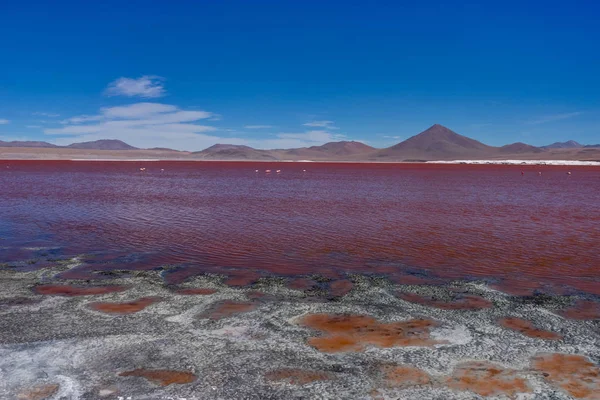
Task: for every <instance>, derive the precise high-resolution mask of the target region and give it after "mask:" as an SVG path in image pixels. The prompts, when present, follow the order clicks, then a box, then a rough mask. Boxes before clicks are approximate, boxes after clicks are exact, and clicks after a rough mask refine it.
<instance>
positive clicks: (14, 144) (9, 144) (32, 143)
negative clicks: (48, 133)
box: [0, 140, 58, 148]
mask: <svg viewBox="0 0 600 400" xmlns="http://www.w3.org/2000/svg"><path fill="white" fill-rule="evenodd" d="M0 147H35V148H51V147H58V146H57V145H55V144H52V143H48V142H39V141H17V140H15V141H12V142H3V141H2V140H0Z"/></svg>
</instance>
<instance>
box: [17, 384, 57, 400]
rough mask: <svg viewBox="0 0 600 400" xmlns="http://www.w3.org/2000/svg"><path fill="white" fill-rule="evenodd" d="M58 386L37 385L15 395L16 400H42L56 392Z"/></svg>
mask: <svg viewBox="0 0 600 400" xmlns="http://www.w3.org/2000/svg"><path fill="white" fill-rule="evenodd" d="M58 388H59V385H57V384H50V385H38V386H34V387H32V388H29V389H25V390H23V391H21V392H20V393H19V394H17V400H44V399H47V398H49V397H51V396H54V395H55V394H56V392H58Z"/></svg>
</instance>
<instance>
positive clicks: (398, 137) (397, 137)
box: [383, 135, 402, 139]
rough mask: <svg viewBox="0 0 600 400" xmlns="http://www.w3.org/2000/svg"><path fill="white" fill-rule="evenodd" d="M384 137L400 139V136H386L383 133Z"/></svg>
mask: <svg viewBox="0 0 600 400" xmlns="http://www.w3.org/2000/svg"><path fill="white" fill-rule="evenodd" d="M383 137H384V138H386V139H402V136H387V135H383Z"/></svg>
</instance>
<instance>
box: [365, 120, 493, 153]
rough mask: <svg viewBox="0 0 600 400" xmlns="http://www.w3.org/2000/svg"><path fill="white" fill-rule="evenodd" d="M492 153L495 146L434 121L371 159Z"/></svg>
mask: <svg viewBox="0 0 600 400" xmlns="http://www.w3.org/2000/svg"><path fill="white" fill-rule="evenodd" d="M493 152H494V147H491V146H488V145H485V144H483V143H481V142H478V141H477V140H474V139H471V138H468V137H466V136H462V135H459V134H458V133H456V132H454V131H451V130H450V129H448V128H446V127H445V126H442V125H439V124H435V125H433V126H431V127H430V128H428V129H426V130H425V131H423V132H421V133H419V134H418V135H416V136H413V137H411V138H409V139H407V140H405V141H404V142H401V143H398V144H397V145H395V146H392V147H388V148H387V149H383V150H379V151H377V152H375V153H374V154H373V157H372V158H373V159H379V160H390V161H392V160H398V161H401V160H447V159H461V158H462V159H467V158H473V157H482V156H486V155H488V154H491V153H493Z"/></svg>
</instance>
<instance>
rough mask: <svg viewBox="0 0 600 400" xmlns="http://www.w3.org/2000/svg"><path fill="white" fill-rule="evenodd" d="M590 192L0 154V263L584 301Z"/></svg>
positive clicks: (381, 168)
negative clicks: (375, 280) (469, 288)
mask: <svg viewBox="0 0 600 400" xmlns="http://www.w3.org/2000/svg"><path fill="white" fill-rule="evenodd" d="M142 167H145V168H146V170H145V171H143V172H142V171H140V168H142ZM257 169H258V172H255V170H257ZM267 169H270V170H271V171H272V172H271V173H266V172H265V170H267ZM276 170H281V172H280V173H277V172H275V171H276ZM304 170H306V171H304ZM568 171H571V172H572V175H567V172H568ZM522 172H523V173H524V175H522ZM538 172H542V175H541V176H540V175H539V174H538ZM599 194H600V168H595V167H553V166H540V167H535V166H525V167H521V166H491V165H483V166H476V165H425V164H323V163H252V162H240V163H234V162H66V161H4V162H3V163H2V164H1V168H0V237H1V238H2V240H0V253H1V255H0V262H14V261H19V260H24V259H28V258H32V257H39V256H40V254H41V255H45V256H46V255H48V254H50V255H53V256H56V255H77V254H87V255H88V256H85V257H84V259H85V264H84V265H82V266H81V267H78V268H75V269H74V270H72V271H70V272H67V273H66V274H64V275H63V277H64V278H78V279H92V278H98V277H102V276H105V275H103V274H99V271H106V270H112V269H118V270H123V269H125V270H128V269H155V268H159V267H161V266H164V265H171V266H174V267H171V268H169V269H168V270H164V277H165V279H166V280H167V281H168V282H172V283H177V282H180V281H182V280H184V279H186V278H188V277H192V276H194V275H198V274H202V273H206V272H218V273H222V274H225V275H228V276H229V277H230V280H229V281H230V282H231V283H233V284H236V283H237V284H245V283H249V282H251V281H253V280H255V279H257V278H258V277H260V276H267V275H273V274H275V275H284V276H296V275H309V274H320V275H324V276H328V277H331V278H340V277H343V276H344V275H345V274H347V273H363V274H364V273H367V274H382V275H387V276H388V277H390V278H391V279H393V280H395V281H396V282H399V283H403V282H405V283H420V282H423V283H425V282H443V281H446V280H448V279H456V278H460V279H477V280H486V281H488V282H489V283H490V284H491V285H493V286H495V287H498V288H501V289H502V290H506V291H508V292H511V293H515V294H526V293H531V292H533V291H535V290H541V291H545V292H554V293H570V292H571V293H572V292H576V291H583V292H588V293H593V294H600V277H599V275H600V250H599V249H600V200H599ZM38 265H40V264H38ZM42 265H43V263H42Z"/></svg>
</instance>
